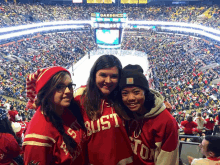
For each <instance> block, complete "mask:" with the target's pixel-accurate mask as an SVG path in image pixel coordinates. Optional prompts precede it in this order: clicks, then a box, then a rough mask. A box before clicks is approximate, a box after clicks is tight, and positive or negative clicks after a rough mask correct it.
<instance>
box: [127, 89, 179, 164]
mask: <svg viewBox="0 0 220 165" xmlns="http://www.w3.org/2000/svg"><path fill="white" fill-rule="evenodd" d="M151 92H152V93H153V94H154V95H155V98H156V100H155V107H154V108H152V109H151V111H150V112H148V113H146V114H145V115H144V116H141V117H139V116H137V115H135V113H134V115H135V116H136V117H135V118H136V120H132V121H129V122H128V130H129V135H130V141H131V145H132V148H133V152H134V164H135V165H144V164H145V165H178V164H179V154H178V141H179V139H178V124H177V122H176V120H175V119H174V118H173V116H172V115H171V114H170V113H169V111H168V110H167V109H166V107H165V105H164V104H163V99H162V96H161V95H160V93H159V92H156V91H153V90H151Z"/></svg>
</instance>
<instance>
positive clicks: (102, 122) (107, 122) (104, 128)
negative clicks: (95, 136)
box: [100, 115, 111, 130]
mask: <svg viewBox="0 0 220 165" xmlns="http://www.w3.org/2000/svg"><path fill="white" fill-rule="evenodd" d="M103 118H106V119H109V115H105V116H102V117H101V118H100V121H101V124H102V125H103V126H102V130H106V129H110V128H111V123H110V122H109V121H103ZM104 124H107V126H104Z"/></svg>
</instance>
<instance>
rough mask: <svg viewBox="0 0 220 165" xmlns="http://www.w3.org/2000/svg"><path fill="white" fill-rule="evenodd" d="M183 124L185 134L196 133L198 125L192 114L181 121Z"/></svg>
mask: <svg viewBox="0 0 220 165" xmlns="http://www.w3.org/2000/svg"><path fill="white" fill-rule="evenodd" d="M181 126H182V127H183V131H184V133H185V135H194V134H195V132H196V129H195V128H196V127H197V126H198V125H197V124H196V123H195V122H194V121H193V120H192V116H188V117H187V120H185V121H182V122H181Z"/></svg>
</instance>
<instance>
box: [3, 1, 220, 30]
mask: <svg viewBox="0 0 220 165" xmlns="http://www.w3.org/2000/svg"><path fill="white" fill-rule="evenodd" d="M112 11H114V12H115V13H127V14H128V19H129V20H136V21H137V20H147V21H175V22H189V23H195V24H202V25H205V26H210V27H214V28H218V29H219V28H220V27H219V14H220V13H219V11H220V8H219V6H207V5H203V6H172V7H169V6H160V7H155V6H153V7H125V6H120V7H118V6H111V7H110V6H108V7H105V6H94V5H93V6H83V5H80V6H79V5H77V6H76V5H71V6H64V5H60V6H58V5H56V6H54V5H43V4H31V5H30V4H13V3H6V4H5V3H2V4H0V15H1V17H0V22H1V25H0V26H1V27H6V26H15V25H23V24H31V23H37V22H49V21H60V20H62V21H67V20H90V19H91V13H93V12H101V13H111V12H112Z"/></svg>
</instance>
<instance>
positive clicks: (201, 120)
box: [194, 113, 206, 136]
mask: <svg viewBox="0 0 220 165" xmlns="http://www.w3.org/2000/svg"><path fill="white" fill-rule="evenodd" d="M194 121H195V122H196V124H197V125H198V127H197V128H198V133H199V135H200V136H201V135H202V130H203V128H204V124H206V121H205V119H204V118H203V117H202V115H201V113H198V114H197V117H196V118H195V119H194Z"/></svg>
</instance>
